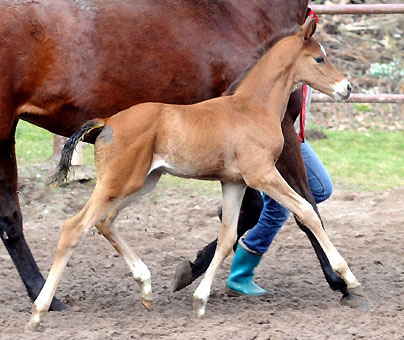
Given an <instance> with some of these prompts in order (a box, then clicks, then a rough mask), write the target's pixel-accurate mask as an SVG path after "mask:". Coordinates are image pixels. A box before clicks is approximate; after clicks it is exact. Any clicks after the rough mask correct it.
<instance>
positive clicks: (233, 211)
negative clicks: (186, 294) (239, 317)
mask: <svg viewBox="0 0 404 340" xmlns="http://www.w3.org/2000/svg"><path fill="white" fill-rule="evenodd" d="M245 188H246V186H245V184H244V183H226V184H225V183H222V195H223V208H222V209H223V213H222V226H221V229H220V234H219V238H218V243H217V247H216V251H215V255H214V256H213V259H212V262H211V263H210V265H209V267H208V269H207V270H206V273H205V276H204V278H203V279H202V281H201V283H200V284H199V286H198V288H197V289H196V291H195V293H194V312H195V317H196V318H200V317H202V316H203V315H204V314H205V307H206V303H207V301H208V298H209V294H210V289H211V286H212V282H213V278H214V276H215V273H216V270H217V268H218V267H219V266H220V264H221V263H222V262H223V260H224V259H225V258H226V257H227V256H228V255H229V253H230V252H231V249H232V247H233V244H234V242H235V241H236V238H237V221H238V217H239V212H240V206H241V201H242V199H243V195H244V191H245Z"/></svg>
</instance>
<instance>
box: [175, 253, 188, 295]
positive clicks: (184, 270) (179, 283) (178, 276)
mask: <svg viewBox="0 0 404 340" xmlns="http://www.w3.org/2000/svg"><path fill="white" fill-rule="evenodd" d="M192 281H193V280H192V267H191V262H189V261H188V260H185V261H182V262H181V263H180V264H179V265H178V266H177V269H176V270H175V275H174V283H173V292H176V291H178V290H181V289H182V288H185V287H186V286H188V285H190V284H191V283H192Z"/></svg>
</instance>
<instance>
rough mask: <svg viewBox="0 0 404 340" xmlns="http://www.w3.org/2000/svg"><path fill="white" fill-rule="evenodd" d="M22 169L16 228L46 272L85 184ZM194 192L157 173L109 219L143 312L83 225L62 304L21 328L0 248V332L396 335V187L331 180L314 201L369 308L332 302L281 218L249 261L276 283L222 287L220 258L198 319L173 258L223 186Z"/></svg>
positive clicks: (400, 196) (403, 257)
mask: <svg viewBox="0 0 404 340" xmlns="http://www.w3.org/2000/svg"><path fill="white" fill-rule="evenodd" d="M27 169H28V168H27ZM27 169H25V170H23V172H24V171H25V173H23V174H22V176H23V178H22V179H21V184H20V200H21V206H22V209H23V214H24V225H25V235H26V238H27V240H28V242H29V244H30V246H31V249H32V251H33V253H34V256H35V258H36V259H37V261H38V264H39V267H40V268H41V270H42V272H43V273H44V275H46V274H47V271H48V268H49V266H50V264H51V261H52V259H53V256H54V254H55V248H56V244H57V240H58V237H59V232H60V228H61V225H62V223H63V221H64V220H65V219H67V218H69V217H71V216H73V215H74V214H75V213H76V212H78V210H79V209H80V208H81V207H82V205H83V204H84V203H85V201H86V200H87V199H88V197H89V195H90V193H91V190H92V184H91V183H82V184H81V183H78V182H74V183H72V184H70V185H69V186H68V187H66V188H63V189H57V190H51V189H49V188H47V187H46V186H44V184H43V181H44V178H45V177H46V176H47V173H45V171H43V170H42V169H40V168H29V169H28V170H27ZM27 173H28V174H27ZM200 192H201V190H200V188H199V187H197V188H196V189H192V186H190V188H186V187H184V186H178V187H174V186H172V185H171V186H170V185H168V184H167V183H164V181H163V183H162V185H160V186H159V187H158V188H157V189H156V190H155V191H154V192H153V193H152V194H150V195H149V196H147V197H146V198H145V199H144V200H143V202H142V203H139V204H137V205H131V206H130V207H128V208H127V209H125V210H124V211H122V212H121V214H120V216H119V218H118V221H117V223H118V225H119V227H120V230H121V231H122V234H123V236H124V237H125V239H126V240H127V241H128V242H129V243H130V245H131V246H132V247H133V248H134V249H136V250H137V252H138V254H139V255H140V256H141V258H142V259H143V260H144V262H145V263H146V264H147V265H148V267H149V269H150V271H151V273H152V282H153V291H154V310H153V311H152V312H147V311H145V310H144V308H143V306H142V305H141V303H140V297H139V289H138V287H137V284H136V283H135V282H134V281H133V280H132V279H131V276H130V275H129V269H128V268H127V266H126V265H125V263H124V261H123V259H121V258H120V257H119V256H118V255H117V254H116V253H115V251H114V250H113V248H112V247H111V246H110V245H109V244H108V243H107V242H106V241H105V240H104V239H103V238H102V236H100V235H98V234H97V233H89V234H88V235H87V237H86V239H85V241H84V242H83V243H82V244H81V245H80V246H79V247H78V248H77V250H76V251H75V253H74V254H73V256H72V258H71V260H70V262H69V265H68V267H67V269H66V271H65V273H64V276H63V278H62V281H61V284H60V285H59V289H58V291H57V296H58V297H59V298H60V299H62V300H64V301H65V302H66V303H67V304H68V306H69V308H68V309H67V310H65V311H63V312H51V313H49V315H48V316H47V317H46V319H45V322H44V329H43V331H42V332H41V333H25V332H24V326H25V324H26V322H27V321H28V319H29V317H30V310H31V303H30V301H29V299H28V298H27V296H26V292H25V289H24V287H23V285H22V283H21V280H20V279H19V277H18V274H17V272H16V270H15V268H14V265H13V264H12V262H11V260H10V258H9V256H8V254H7V253H6V250H5V248H4V247H0V258H1V259H2V271H1V276H0V286H1V287H2V293H1V295H0V331H1V333H0V339H2V340H3V339H10V340H11V339H12V340H17V339H18V340H24V339H30V340H32V339H52V340H58V339H63V340H64V339H70V340H76V339H97V340H104V339H181V340H185V339H220V338H222V337H225V338H228V339H238V340H244V339H251V340H252V339H256V340H264V339H271V340H280V339H299V340H301V339H307V340H308V339H377V340H381V339H386V340H393V339H401V340H403V339H404V248H403V245H404V228H403V225H404V214H403V202H404V188H397V189H393V190H389V191H386V192H379V193H364V192H345V191H342V190H341V189H338V188H337V189H336V191H335V193H334V195H333V196H332V198H330V199H329V200H328V201H327V202H325V203H323V204H322V205H320V211H321V213H322V216H323V219H324V221H325V225H326V228H327V232H328V234H329V236H330V238H331V240H332V241H333V243H334V244H335V245H336V247H337V248H338V249H339V250H340V252H341V253H342V255H343V256H344V258H345V259H346V260H347V261H348V263H349V264H350V267H351V269H352V271H353V272H354V273H355V275H356V276H357V278H358V279H359V281H360V282H361V283H362V284H363V286H364V288H365V290H366V292H367V294H368V297H369V298H370V300H371V301H372V302H373V306H372V307H371V308H370V309H369V310H352V309H350V308H348V307H344V306H341V305H340V304H339V299H340V294H339V293H335V292H333V291H331V290H330V289H329V287H328V285H327V283H326V282H325V280H324V278H323V274H322V272H321V269H320V267H319V264H318V262H317V259H316V258H315V255H314V252H313V250H312V249H311V246H310V244H309V241H308V240H307V239H306V237H305V235H304V234H303V233H302V232H301V231H300V230H299V229H298V228H297V226H296V225H295V223H294V222H293V221H292V219H290V220H289V221H288V223H287V224H286V225H285V226H284V228H283V229H282V230H281V232H280V234H279V235H278V237H277V238H276V240H275V242H274V244H273V245H272V247H271V249H270V251H269V253H268V254H267V255H265V257H264V258H263V261H262V263H261V265H260V266H259V267H258V269H257V271H256V279H257V281H258V282H259V283H260V284H261V285H262V286H263V287H265V288H267V289H272V290H274V293H273V294H270V295H268V296H266V297H261V298H248V297H242V298H234V297H228V296H227V295H226V294H225V292H224V286H225V280H226V277H227V274H228V272H229V269H230V264H231V258H229V259H227V260H226V262H225V263H224V265H223V267H222V268H221V269H220V270H219V271H218V275H217V277H216V280H215V282H214V285H213V288H212V292H211V297H210V300H209V302H208V305H207V313H206V316H205V318H204V319H203V320H198V321H196V320H194V319H193V310H192V294H193V291H194V290H195V289H196V287H197V283H194V284H193V285H191V286H190V287H187V288H186V289H184V290H182V291H180V292H177V293H173V292H172V287H171V284H172V278H173V274H174V271H175V268H176V265H177V264H178V263H179V262H180V261H181V260H183V259H184V258H194V255H195V252H196V250H197V249H199V248H200V247H202V246H203V245H204V244H205V243H206V242H207V241H210V240H212V239H213V238H215V237H216V235H217V233H218V230H219V221H218V219H217V217H216V210H217V206H218V205H219V203H220V195H219V194H218V192H217V191H215V192H214V193H211V194H209V193H208V192H206V191H203V194H200ZM197 282H199V280H198V281H197Z"/></svg>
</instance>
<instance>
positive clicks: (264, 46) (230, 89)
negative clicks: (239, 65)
mask: <svg viewBox="0 0 404 340" xmlns="http://www.w3.org/2000/svg"><path fill="white" fill-rule="evenodd" d="M299 29H300V26H298V25H296V26H294V27H292V28H289V29H285V30H282V31H280V32H278V33H276V34H275V35H273V36H272V37H271V38H270V39H268V40H267V41H265V42H264V43H262V44H261V45H260V46H259V47H258V49H257V51H256V52H255V56H254V58H253V61H252V63H251V64H250V65H249V66H248V67H247V68H246V69H245V70H244V72H243V73H241V74H240V75H239V76H238V77H237V79H236V80H235V81H233V82H232V83H231V84H230V86H229V87H228V88H227V90H226V91H225V92H224V93H223V94H224V95H226V96H230V95H232V94H234V92H236V90H237V88H238V86H239V85H240V84H241V82H242V81H243V80H244V78H245V77H246V76H247V74H248V73H249V72H250V71H251V69H252V68H253V67H254V66H255V65H256V64H257V62H258V61H259V60H260V59H261V58H262V57H263V56H264V54H265V53H266V52H268V51H269V50H270V49H271V48H272V47H273V46H274V45H275V44H276V43H277V42H278V41H280V40H282V39H283V38H286V37H289V36H291V35H293V34H295V33H296V32H297V31H298V30H299Z"/></svg>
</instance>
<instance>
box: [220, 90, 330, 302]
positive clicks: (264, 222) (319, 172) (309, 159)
mask: <svg viewBox="0 0 404 340" xmlns="http://www.w3.org/2000/svg"><path fill="white" fill-rule="evenodd" d="M303 86H304V87H303V97H304V98H303V99H304V100H303V107H302V110H301V112H300V124H299V129H300V131H299V136H300V140H301V142H302V143H301V152H302V157H303V161H304V165H305V168H306V173H307V179H308V182H309V186H310V189H311V192H312V194H313V197H314V199H315V201H316V203H320V202H323V201H325V200H326V199H327V198H329V197H330V196H331V194H332V191H333V184H332V181H331V178H330V176H329V174H328V172H327V170H326V169H325V167H324V165H323V163H322V162H321V160H320V159H319V157H318V156H317V155H316V153H315V152H314V150H313V149H312V148H311V146H310V145H309V144H308V143H307V142H306V141H304V125H305V115H306V113H307V112H308V106H309V104H310V97H311V88H310V87H308V86H307V85H303ZM263 201H264V206H263V209H262V211H261V215H260V217H259V220H258V222H257V224H256V225H255V226H254V227H253V228H252V229H250V230H249V231H248V232H247V233H246V235H245V237H244V238H240V240H239V244H238V245H237V248H236V252H235V255H234V259H233V263H232V265H231V270H230V274H229V276H228V279H227V289H228V290H229V291H230V292H231V293H236V294H237V295H239V294H241V295H249V296H259V295H263V294H266V293H267V292H266V290H265V289H263V288H261V287H260V286H259V285H257V284H256V283H255V282H254V281H253V277H254V269H255V268H256V267H257V266H258V264H259V263H260V261H261V258H262V256H263V254H264V253H266V252H267V251H268V248H269V246H270V245H271V243H272V241H273V239H274V238H275V236H276V234H277V233H278V232H279V230H280V228H281V227H282V225H283V224H284V223H285V222H286V220H287V219H288V217H289V215H290V212H289V210H288V209H286V208H285V207H283V206H282V205H280V204H279V203H277V202H276V201H275V200H273V199H272V198H271V197H269V196H267V195H265V194H263Z"/></svg>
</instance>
